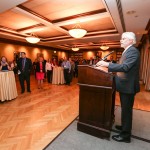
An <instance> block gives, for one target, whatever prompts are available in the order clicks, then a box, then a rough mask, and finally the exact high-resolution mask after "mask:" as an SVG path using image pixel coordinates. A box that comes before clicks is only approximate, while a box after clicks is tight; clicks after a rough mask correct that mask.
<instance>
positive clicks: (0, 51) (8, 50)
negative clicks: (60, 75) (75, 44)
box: [0, 43, 67, 61]
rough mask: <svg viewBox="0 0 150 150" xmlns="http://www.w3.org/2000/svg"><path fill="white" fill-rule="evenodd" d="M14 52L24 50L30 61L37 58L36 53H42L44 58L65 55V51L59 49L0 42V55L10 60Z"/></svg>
mask: <svg viewBox="0 0 150 150" xmlns="http://www.w3.org/2000/svg"><path fill="white" fill-rule="evenodd" d="M14 52H17V53H18V52H25V53H26V55H27V57H29V58H30V59H31V60H32V61H34V60H35V59H36V58H37V53H42V54H43V56H44V59H46V60H47V59H48V58H52V56H53V55H55V56H58V59H59V58H62V57H65V56H67V53H66V52H61V51H57V52H56V53H54V50H48V49H43V48H36V47H29V46H21V45H14V44H6V43H0V57H1V56H5V57H6V58H7V59H8V61H12V60H13V59H14Z"/></svg>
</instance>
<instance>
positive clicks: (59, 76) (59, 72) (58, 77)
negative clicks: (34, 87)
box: [52, 67, 65, 84]
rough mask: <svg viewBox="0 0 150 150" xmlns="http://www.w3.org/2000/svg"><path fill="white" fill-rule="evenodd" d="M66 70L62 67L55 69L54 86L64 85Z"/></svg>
mask: <svg viewBox="0 0 150 150" xmlns="http://www.w3.org/2000/svg"><path fill="white" fill-rule="evenodd" d="M64 83H65V79H64V69H63V68H62V67H54V68H53V78H52V84H64Z"/></svg>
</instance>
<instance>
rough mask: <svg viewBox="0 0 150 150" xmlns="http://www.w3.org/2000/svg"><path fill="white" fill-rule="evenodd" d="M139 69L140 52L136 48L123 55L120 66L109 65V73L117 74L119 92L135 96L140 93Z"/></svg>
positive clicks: (130, 48)
mask: <svg viewBox="0 0 150 150" xmlns="http://www.w3.org/2000/svg"><path fill="white" fill-rule="evenodd" d="M139 68H140V52H139V51H138V49H136V48H135V47H134V46H131V47H129V48H128V49H127V50H126V51H125V52H124V53H123V55H122V57H121V58H120V61H119V64H115V63H110V64H109V67H108V71H109V72H117V74H116V77H115V81H116V90H117V91H118V92H121V93H128V94H135V93H137V92H139V91H140V86H139Z"/></svg>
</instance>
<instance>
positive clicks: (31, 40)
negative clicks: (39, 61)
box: [25, 33, 40, 44]
mask: <svg viewBox="0 0 150 150" xmlns="http://www.w3.org/2000/svg"><path fill="white" fill-rule="evenodd" d="M25 39H26V41H28V42H29V43H33V44H35V43H38V42H39V41H40V38H38V37H37V36H36V35H35V34H33V33H31V35H30V36H28V37H26V38H25Z"/></svg>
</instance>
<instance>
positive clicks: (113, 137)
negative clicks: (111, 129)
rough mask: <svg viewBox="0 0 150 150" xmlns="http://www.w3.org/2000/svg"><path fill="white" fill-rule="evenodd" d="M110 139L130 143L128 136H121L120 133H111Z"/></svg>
mask: <svg viewBox="0 0 150 150" xmlns="http://www.w3.org/2000/svg"><path fill="white" fill-rule="evenodd" d="M112 139H113V140H115V141H117V142H125V143H130V142H131V138H130V137H122V136H120V135H113V136H112Z"/></svg>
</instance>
